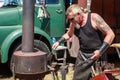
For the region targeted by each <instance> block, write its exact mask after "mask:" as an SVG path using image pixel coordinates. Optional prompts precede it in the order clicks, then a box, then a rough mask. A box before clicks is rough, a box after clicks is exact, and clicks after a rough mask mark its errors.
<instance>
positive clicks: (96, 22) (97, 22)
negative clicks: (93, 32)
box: [91, 13, 115, 60]
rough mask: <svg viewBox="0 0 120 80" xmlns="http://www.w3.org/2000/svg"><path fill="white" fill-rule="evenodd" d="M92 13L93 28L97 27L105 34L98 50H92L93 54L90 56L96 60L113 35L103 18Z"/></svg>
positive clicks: (110, 41)
mask: <svg viewBox="0 0 120 80" xmlns="http://www.w3.org/2000/svg"><path fill="white" fill-rule="evenodd" d="M93 15H94V17H93V18H92V21H93V22H94V26H95V29H99V30H100V31H101V32H102V33H103V34H104V35H105V38H104V41H103V44H102V46H101V47H100V49H99V50H95V51H94V52H93V53H94V55H93V56H92V57H91V59H92V60H97V59H98V58H99V57H100V56H101V55H102V54H103V53H104V51H105V50H106V49H107V48H108V47H109V45H110V44H111V43H112V41H113V39H114V37H115V35H114V33H113V31H112V29H111V28H110V26H109V25H108V24H107V23H106V22H105V21H104V20H103V18H102V17H101V16H99V15H98V14H95V13H93Z"/></svg>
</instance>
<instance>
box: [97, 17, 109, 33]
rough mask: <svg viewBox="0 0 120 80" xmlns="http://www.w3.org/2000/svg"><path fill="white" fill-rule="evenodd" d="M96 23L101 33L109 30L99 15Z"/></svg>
mask: <svg viewBox="0 0 120 80" xmlns="http://www.w3.org/2000/svg"><path fill="white" fill-rule="evenodd" d="M96 23H97V27H98V28H99V29H101V30H102V31H104V32H106V31H108V30H110V27H109V26H108V24H107V23H106V22H105V21H104V20H103V18H102V17H101V16H99V15H97V17H96Z"/></svg>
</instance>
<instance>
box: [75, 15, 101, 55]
mask: <svg viewBox="0 0 120 80" xmlns="http://www.w3.org/2000/svg"><path fill="white" fill-rule="evenodd" d="M75 35H76V36H77V37H78V39H79V42H80V50H81V51H83V52H90V53H91V52H93V51H94V50H96V49H99V48H100V46H101V45H102V41H103V35H102V33H101V32H100V31H99V30H95V29H94V28H93V27H92V24H91V14H90V13H89V14H88V18H87V23H86V24H85V25H84V26H82V27H80V29H76V28H75Z"/></svg>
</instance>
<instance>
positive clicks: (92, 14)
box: [91, 13, 101, 20]
mask: <svg viewBox="0 0 120 80" xmlns="http://www.w3.org/2000/svg"><path fill="white" fill-rule="evenodd" d="M91 17H92V19H93V20H96V18H101V16H100V15H99V14H97V13H91Z"/></svg>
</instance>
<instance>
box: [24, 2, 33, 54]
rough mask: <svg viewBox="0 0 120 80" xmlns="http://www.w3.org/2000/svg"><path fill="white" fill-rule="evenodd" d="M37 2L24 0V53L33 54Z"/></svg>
mask: <svg viewBox="0 0 120 80" xmlns="http://www.w3.org/2000/svg"><path fill="white" fill-rule="evenodd" d="M34 4H35V0H23V24H22V25H23V27H22V33H23V35H22V52H33V44H34Z"/></svg>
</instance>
